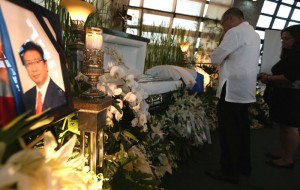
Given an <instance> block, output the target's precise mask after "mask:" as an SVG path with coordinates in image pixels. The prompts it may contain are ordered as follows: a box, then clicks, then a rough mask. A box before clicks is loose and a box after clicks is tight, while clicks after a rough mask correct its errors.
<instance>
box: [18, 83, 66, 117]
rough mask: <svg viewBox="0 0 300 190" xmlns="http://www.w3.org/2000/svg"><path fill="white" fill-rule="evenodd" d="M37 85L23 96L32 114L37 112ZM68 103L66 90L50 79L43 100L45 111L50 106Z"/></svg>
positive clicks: (27, 108)
mask: <svg viewBox="0 0 300 190" xmlns="http://www.w3.org/2000/svg"><path fill="white" fill-rule="evenodd" d="M36 94H37V91H36V87H35V86H34V87H32V88H31V89H29V90H28V91H27V92H26V93H25V94H24V96H23V100H24V105H25V108H26V110H30V115H34V114H35V105H36ZM66 103H67V100H66V96H65V92H64V91H63V90H62V89H61V88H60V87H59V86H58V85H57V84H55V83H54V81H53V80H52V79H50V82H49V85H48V88H47V91H46V96H45V99H44V102H43V109H42V110H43V111H44V110H46V109H48V108H55V107H59V106H61V105H64V104H66Z"/></svg>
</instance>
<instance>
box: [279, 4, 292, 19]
mask: <svg viewBox="0 0 300 190" xmlns="http://www.w3.org/2000/svg"><path fill="white" fill-rule="evenodd" d="M290 11H291V7H289V6H285V5H280V7H279V10H278V13H277V16H279V17H283V18H287V17H288V16H289V14H290Z"/></svg>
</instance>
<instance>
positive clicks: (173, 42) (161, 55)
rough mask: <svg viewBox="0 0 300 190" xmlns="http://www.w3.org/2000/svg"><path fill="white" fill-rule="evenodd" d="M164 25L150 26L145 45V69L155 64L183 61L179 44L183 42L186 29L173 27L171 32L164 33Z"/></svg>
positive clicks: (178, 63)
mask: <svg viewBox="0 0 300 190" xmlns="http://www.w3.org/2000/svg"><path fill="white" fill-rule="evenodd" d="M164 31H165V27H163V26H162V25H161V26H159V27H155V26H152V27H151V29H150V35H149V36H148V37H149V38H150V43H149V44H148V46H147V51H146V60H145V70H147V69H149V68H151V67H154V66H156V65H178V66H181V65H182V63H183V55H182V52H181V50H180V47H179V44H180V43H182V42H184V39H185V37H184V36H185V34H186V33H187V31H186V30H184V29H181V28H175V29H174V30H172V33H170V34H165V32H164Z"/></svg>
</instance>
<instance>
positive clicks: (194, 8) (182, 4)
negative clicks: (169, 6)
mask: <svg viewBox="0 0 300 190" xmlns="http://www.w3.org/2000/svg"><path fill="white" fill-rule="evenodd" d="M201 5H202V4H201V3H200V2H196V1H190V0H178V1H177V5H176V13H182V14H185V15H192V16H200V10H201Z"/></svg>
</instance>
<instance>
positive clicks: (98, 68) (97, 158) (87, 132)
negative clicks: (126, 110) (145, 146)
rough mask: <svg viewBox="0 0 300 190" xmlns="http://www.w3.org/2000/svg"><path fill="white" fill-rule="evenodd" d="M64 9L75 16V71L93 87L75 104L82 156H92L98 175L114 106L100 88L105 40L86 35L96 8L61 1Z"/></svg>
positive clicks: (78, 1)
mask: <svg viewBox="0 0 300 190" xmlns="http://www.w3.org/2000/svg"><path fill="white" fill-rule="evenodd" d="M60 5H61V6H62V7H64V8H66V9H67V10H68V12H69V13H70V15H71V20H72V30H73V32H74V35H75V41H74V42H73V43H72V44H70V45H71V50H72V51H73V52H74V53H75V55H76V58H75V60H73V65H75V66H74V68H73V69H74V70H76V72H77V73H78V72H79V71H81V72H82V73H83V74H84V75H86V76H88V78H89V80H88V83H89V84H90V85H91V86H92V87H91V88H90V89H89V90H88V91H86V92H84V93H83V94H81V95H80V96H79V97H76V98H74V99H73V103H74V107H75V109H78V111H77V113H78V127H79V130H80V137H81V138H80V148H81V154H82V155H83V156H85V154H86V153H87V154H88V157H89V166H90V171H93V172H94V173H96V174H97V173H98V169H101V168H102V167H103V159H104V143H103V134H104V133H103V127H104V126H105V125H106V111H107V108H108V107H109V106H110V105H111V102H112V99H111V98H110V97H106V96H105V95H104V94H103V93H102V92H100V91H98V90H97V88H96V86H97V83H98V77H99V76H101V75H102V74H103V73H104V70H103V57H104V56H103V51H102V47H101V46H102V38H101V37H102V34H101V36H97V35H98V34H99V33H97V32H95V31H94V30H92V32H94V33H92V36H88V35H90V33H89V32H90V31H89V30H87V33H86V32H85V31H84V28H83V27H84V23H85V20H86V18H87V17H88V16H89V14H91V13H93V12H95V11H96V8H95V7H94V6H93V5H92V4H90V3H87V2H85V1H82V0H61V3H60ZM101 32H102V31H101ZM85 33H86V43H85V44H84V42H83V40H82V38H83V36H84V34H85ZM88 37H92V38H88ZM94 37H96V38H94ZM87 39H89V40H87ZM94 42H96V43H94ZM84 45H85V46H86V47H84ZM88 45H90V46H88ZM74 63H75V64H74ZM81 66H82V67H81ZM86 137H87V139H88V143H87V144H85V140H86Z"/></svg>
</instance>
